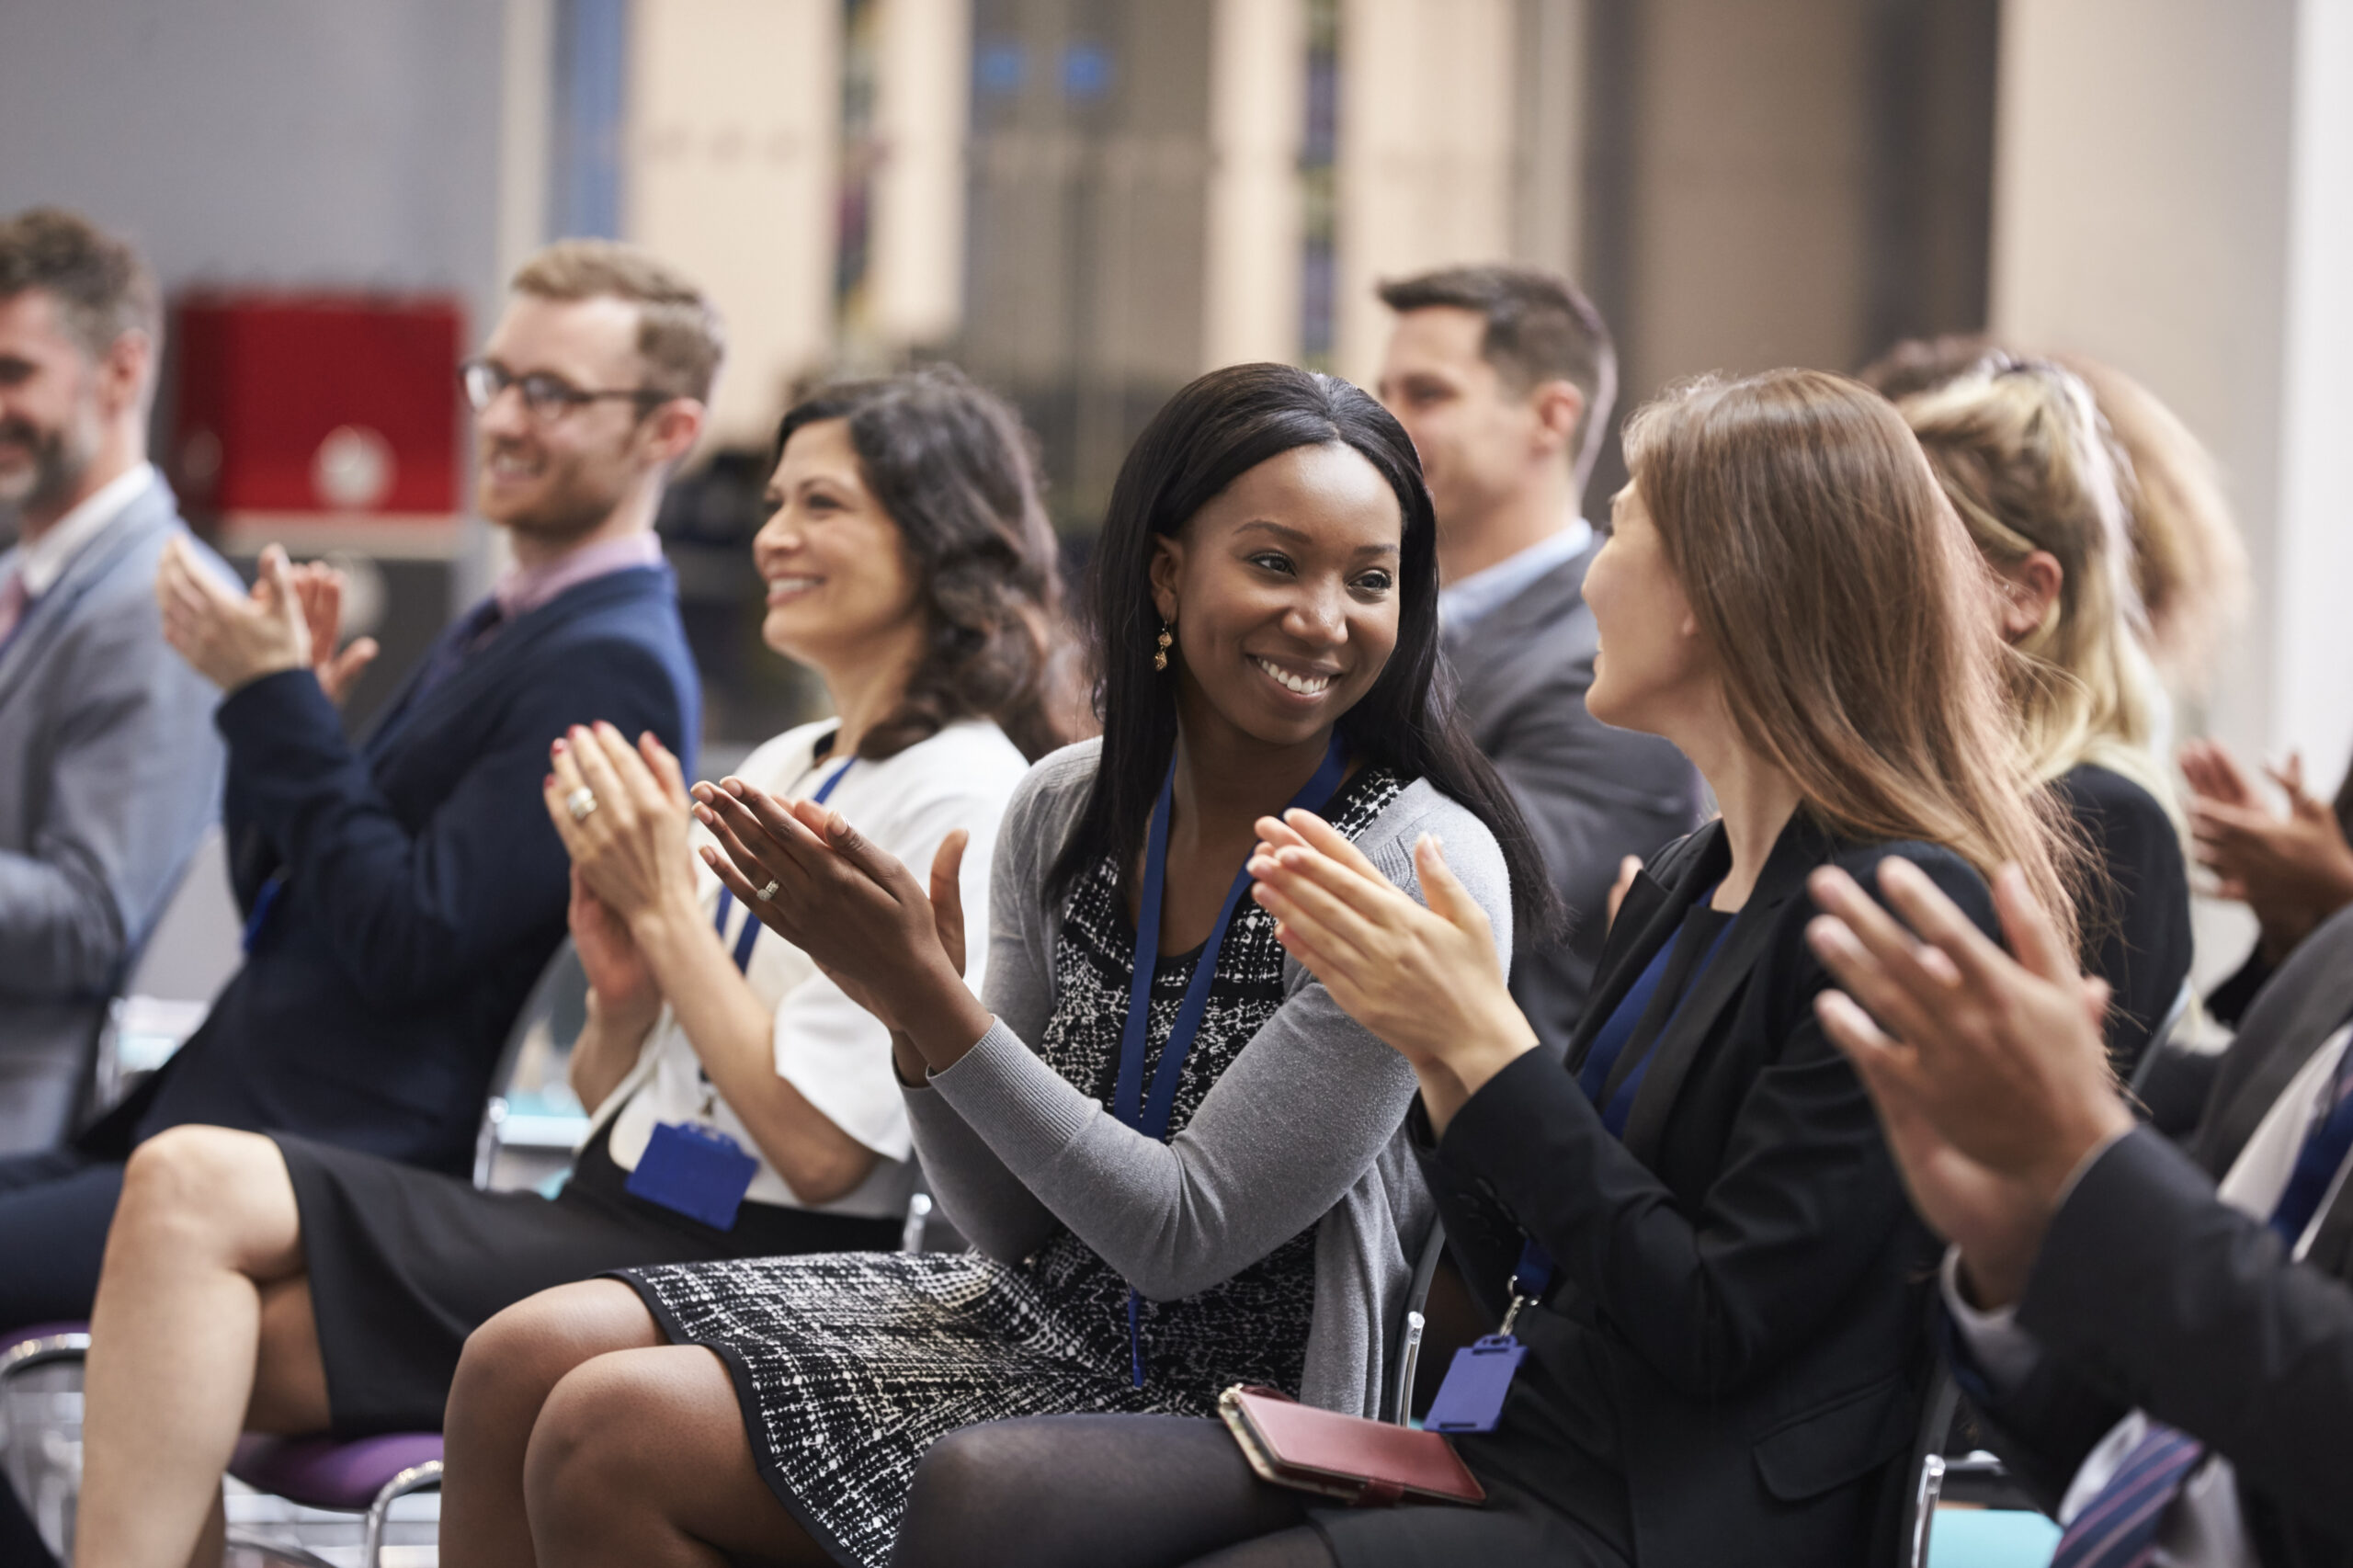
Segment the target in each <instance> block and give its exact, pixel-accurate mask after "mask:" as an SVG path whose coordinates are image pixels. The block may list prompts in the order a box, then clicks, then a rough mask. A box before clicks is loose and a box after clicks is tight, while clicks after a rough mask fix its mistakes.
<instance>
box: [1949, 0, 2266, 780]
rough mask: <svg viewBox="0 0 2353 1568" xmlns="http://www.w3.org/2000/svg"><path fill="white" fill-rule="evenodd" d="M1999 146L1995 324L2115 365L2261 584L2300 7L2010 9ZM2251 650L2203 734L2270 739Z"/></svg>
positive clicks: (2240, 3) (2043, 3)
mask: <svg viewBox="0 0 2353 1568" xmlns="http://www.w3.org/2000/svg"><path fill="white" fill-rule="evenodd" d="M2004 23H2005V26H2004V37H2003V48H2002V89H2001V99H2000V105H2001V107H2000V119H1999V122H1998V123H1999V129H1998V132H1997V141H1996V146H1995V171H1996V172H1995V209H1994V266H1993V325H1994V328H1995V331H1996V332H1997V333H1999V334H2001V335H2004V336H2006V337H2009V338H2012V339H2015V340H2017V341H2018V342H2020V343H2024V344H2030V345H2035V346H2040V347H2052V348H2067V349H2075V350H2078V351H2080V352H2084V353H2087V354H2091V355H2095V356H2097V357H2098V358H2103V359H2108V360H2110V361H2113V362H2114V363H2115V364H2116V365H2118V366H2119V367H2120V368H2121V369H2124V370H2126V371H2128V372H2130V373H2131V374H2132V375H2134V376H2137V377H2139V378H2141V379H2142V380H2143V381H2145V382H2147V383H2148V385H2149V387H2150V388H2151V390H2153V391H2154V392H2156V394H2157V395H2158V396H2159V397H2161V398H2163V399H2165V402H2166V403H2170V404H2171V405H2172V406H2173V408H2174V409H2175V411H2176V412H2177V413H2178V414H2179V415H2181V416H2182V418H2183V419H2184V420H2186V421H2187V422H2188V425H2189V426H2190V428H2192V429H2193V430H2195V431H2197V432H2198V433H2199V434H2200V436H2201V437H2203V438H2204V439H2205V440H2206V442H2207V443H2208V444H2209V445H2210V446H2211V448H2212V449H2213V450H2214V454H2215V456H2216V458H2217V459H2218V460H2220V461H2221V463H2222V470H2223V473H2224V476H2225V479H2226V481H2227V483H2228V485H2229V488H2230V493H2231V496H2232V499H2233V502H2234V505H2235V506H2237V508H2238V511H2239V517H2240V522H2241V524H2242V526H2243V527H2244V528H2245V533H2246V540H2247V546H2248V552H2249V555H2250V557H2251V561H2252V564H2253V566H2254V570H2255V574H2256V584H2257V585H2258V618H2257V620H2256V624H2258V625H2260V624H2261V614H2260V612H2261V608H2262V606H2261V602H2260V601H2261V598H2262V597H2263V596H2262V593H2261V585H2263V584H2265V583H2266V582H2268V581H2270V580H2272V579H2273V578H2274V577H2275V576H2276V574H2277V573H2278V570H2279V565H2280V562H2279V556H2278V553H2277V551H2276V550H2275V548H2274V547H2275V543H2276V538H2275V536H2276V524H2277V513H2278V507H2279V432H2280V415H2281V408H2282V403H2281V399H2282V394H2283V392H2284V391H2285V384H2284V381H2283V380H2282V368H2281V358H2280V356H2281V348H2282V345H2283V337H2284V334H2285V332H2286V328H2287V324H2286V320H2285V318H2284V316H2283V314H2282V297H2283V291H2284V287H2285V284H2286V281H2287V260H2288V248H2287V247H2288V211H2289V198H2290V184H2289V163H2290V145H2291V138H2292V129H2293V121H2292V114H2291V109H2292V106H2293V103H2294V99H2295V81H2294V74H2293V69H2292V55H2293V51H2294V40H2295V4H2294V0H2012V4H2011V5H2010V6H2009V7H2008V9H2007V11H2006V13H2005V16H2004ZM2258 643H2259V639H2241V640H2239V642H2238V644H2237V646H2236V648H2235V649H2234V652H2233V653H2231V654H2230V655H2229V656H2228V657H2227V658H2226V660H2225V662H2224V664H2223V665H2222V671H2221V677H2222V678H2221V680H2220V681H2219V683H2218V685H2217V687H2216V689H2215V693H2214V699H2213V706H2212V715H2213V722H2214V727H2215V728H2216V729H2217V730H2218V731H2219V732H2220V733H2222V734H2223V735H2224V736H2225V737H2226V738H2228V739H2229V740H2231V741H2232V742H2234V744H2238V745H2240V746H2241V747H2243V748H2246V749H2250V750H2260V749H2262V748H2264V747H2265V746H2267V745H2268V744H2270V742H2271V740H2272V738H2273V728H2272V717H2273V699H2274V696H2275V682H2274V676H2273V671H2272V670H2271V668H2270V667H2269V665H2270V664H2271V660H2270V659H2269V658H2268V656H2267V655H2266V654H2265V653H2263V652H2262V650H2261V649H2260V647H2259V645H2258Z"/></svg>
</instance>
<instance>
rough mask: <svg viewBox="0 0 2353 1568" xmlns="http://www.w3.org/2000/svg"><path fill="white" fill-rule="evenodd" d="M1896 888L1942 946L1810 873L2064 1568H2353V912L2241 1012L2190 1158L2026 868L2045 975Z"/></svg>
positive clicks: (2006, 904) (1888, 882) (1897, 1133)
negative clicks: (2146, 1123) (2143, 1101)
mask: <svg viewBox="0 0 2353 1568" xmlns="http://www.w3.org/2000/svg"><path fill="white" fill-rule="evenodd" d="M1881 887H1882V891H1883V892H1886V893H1887V894H1888V896H1889V900H1890V902H1891V903H1893V905H1894V907H1895V908H1896V910H1897V911H1898V912H1900V913H1901V914H1902V915H1904V918H1905V919H1906V920H1907V921H1909V923H1910V924H1911V926H1912V928H1913V930H1915V931H1917V932H1918V933H1919V935H1920V937H1922V938H1925V941H1915V939H1914V938H1913V937H1912V936H1911V935H1910V934H1909V933H1907V932H1905V931H1904V929H1903V928H1902V927H1901V926H1897V925H1896V923H1895V922H1894V921H1893V919H1891V918H1889V917H1888V916H1887V915H1884V914H1883V913H1882V912H1881V911H1880V910H1879V909H1878V908H1877V906H1876V905H1874V904H1873V903H1871V902H1870V900H1869V899H1868V898H1865V897H1864V896H1863V895H1862V893H1861V891H1860V890H1859V889H1858V888H1857V887H1855V886H1854V884H1853V883H1852V882H1851V881H1847V880H1846V879H1844V878H1842V877H1838V876H1836V875H1835V874H1833V875H1824V876H1820V877H1817V879H1816V881H1815V896H1816V899H1817V902H1819V903H1821V904H1822V906H1823V907H1824V909H1825V910H1826V911H1828V912H1829V915H1828V917H1826V918H1824V919H1820V920H1817V921H1816V922H1815V924H1814V928H1813V931H1812V933H1811V935H1812V937H1813V942H1814V945H1815V947H1816V949H1817V951H1819V952H1820V953H1821V955H1822V957H1823V958H1824V960H1825V961H1826V962H1827V963H1828V964H1829V965H1830V967H1831V969H1832V971H1834V972H1835V973H1836V974H1837V975H1838V976H1839V978H1840V979H1841V981H1842V982H1843V983H1845V984H1846V985H1847V988H1848V990H1849V991H1850V992H1851V993H1852V998H1853V999H1852V1000H1849V999H1848V998H1847V996H1844V995H1840V994H1835V993H1834V994H1827V995H1826V997H1825V1000H1824V1003H1823V1005H1822V1007H1823V1014H1824V1024H1825V1025H1826V1026H1827V1027H1828V1028H1829V1030H1830V1032H1831V1034H1832V1036H1833V1038H1834V1039H1836V1040H1837V1041H1838V1043H1839V1044H1840V1046H1841V1047H1843V1048H1844V1049H1845V1050H1846V1051H1847V1053H1848V1055H1849V1056H1850V1057H1852V1058H1853V1060H1854V1062H1855V1063H1856V1065H1857V1067H1858V1068H1859V1070H1860V1071H1861V1073H1862V1074H1863V1078H1864V1081H1865V1082H1866V1083H1867V1084H1868V1085H1870V1089H1871V1092H1872V1096H1873V1098H1874V1099H1875V1100H1876V1102H1877V1103H1878V1106H1879V1109H1880V1114H1881V1121H1882V1124H1883V1125H1884V1127H1885V1129H1886V1131H1887V1134H1888V1141H1889V1142H1890V1144H1891V1146H1892V1147H1893V1149H1894V1151H1895V1153H1896V1157H1897V1160H1898V1162H1899V1164H1900V1165H1902V1167H1903V1169H1904V1176H1905V1181H1906V1184H1907V1185H1908V1186H1909V1187H1910V1189H1911V1192H1912V1195H1913V1198H1914V1200H1915V1203H1916V1204H1917V1205H1918V1207H1919V1210H1920V1211H1921V1213H1922V1215H1923V1216H1924V1217H1925V1218H1926V1219H1927V1221H1928V1222H1929V1223H1930V1224H1931V1225H1932V1226H1933V1227H1935V1228H1936V1229H1937V1230H1938V1232H1939V1233H1942V1234H1944V1235H1945V1236H1947V1237H1948V1238H1949V1240H1950V1242H1951V1243H1952V1247H1951V1250H1950V1252H1949V1255H1948V1257H1947V1260H1946V1267H1945V1287H1944V1288H1945V1297H1946V1308H1947V1311H1948V1313H1949V1317H1950V1320H1951V1324H1952V1327H1953V1333H1952V1336H1951V1340H1950V1344H1951V1346H1952V1348H1953V1351H1954V1365H1955V1372H1956V1375H1957V1376H1958V1377H1959V1378H1960V1380H1961V1384H1962V1387H1963V1388H1964V1390H1966V1391H1967V1392H1969V1393H1970V1395H1971V1397H1972V1402H1973V1403H1975V1404H1976V1405H1977V1407H1978V1409H1979V1412H1980V1414H1981V1415H1982V1416H1983V1418H1984V1426H1985V1428H1986V1431H1987V1434H1988V1436H1989V1437H1990V1438H1991V1440H1992V1442H1993V1444H1994V1446H1995V1449H1997V1450H1998V1451H2000V1453H2001V1454H2002V1456H2003V1458H2004V1459H2005V1460H2006V1461H2007V1463H2008V1464H2009V1466H2010V1467H2011V1469H2012V1470H2013V1471H2015V1472H2016V1473H2017V1475H2018V1477H2019V1479H2020V1480H2021V1481H2023V1482H2024V1483H2025V1484H2026V1486H2027V1487H2028V1489H2029V1492H2031V1493H2032V1494H2033V1495H2034V1496H2035V1498H2036V1499H2037V1501H2038V1502H2039V1503H2040V1504H2041V1505H2042V1506H2044V1507H2045V1508H2046V1509H2048V1510H2049V1511H2050V1512H2051V1513H2052V1515H2053V1516H2054V1517H2057V1518H2058V1519H2059V1520H2060V1522H2061V1524H2062V1526H2063V1531H2064V1533H2063V1536H2062V1537H2061V1540H2060V1545H2059V1548H2058V1551H2057V1554H2056V1555H2055V1556H2054V1558H2053V1560H2052V1561H2053V1563H2054V1568H2117V1565H2121V1564H2125V1563H2151V1564H2155V1565H2157V1568H2215V1565H2219V1564H2239V1563H2261V1564H2264V1565H2266V1568H2344V1565H2347V1564H2353V1487H2348V1486H2347V1484H2346V1481H2345V1473H2344V1469H2345V1467H2344V1463H2343V1460H2344V1454H2345V1451H2346V1437H2345V1434H2346V1432H2347V1430H2348V1428H2353V1289H2348V1288H2347V1280H2348V1279H2353V1197H2349V1196H2348V1195H2347V1192H2346V1190H2345V1188H2346V1181H2345V1177H2346V1175H2347V1169H2348V1167H2353V1051H2348V1046H2347V1042H2348V1040H2353V911H2348V912H2345V913H2341V914H2339V915H2336V916H2335V917H2333V918H2332V919H2330V920H2329V921H2328V922H2327V923H2326V924H2325V925H2323V926H2321V927H2320V928H2319V929H2318V930H2317V931H2315V932H2314V933H2313V935H2312V936H2311V937H2309V938H2308V939H2306V940H2305V941H2304V942H2303V943H2302V945H2301V946H2299V947H2298V948H2297V949H2296V950H2295V952H2294V954H2293V955H2292V956H2291V957H2290V959H2289V960H2287V961H2286V962H2285V963H2284V964H2282V965H2281V966H2280V968H2279V972H2278V973H2277V974H2276V975H2274V976H2273V978H2272V980H2271V982H2270V983H2269V984H2268V985H2267V986H2265V988H2264V989H2263V991H2262V992H2261V994H2259V995H2257V997H2256V999H2255V1001H2254V1003H2253V1005H2252V1006H2250V1007H2249V1008H2248V1009H2247V1012H2246V1016H2245V1019H2244V1021H2243V1023H2242V1025H2241V1028H2240V1030H2239V1034H2238V1038H2237V1040H2235V1042H2234V1044H2233V1045H2232V1047H2231V1049H2230V1051H2229V1053H2228V1055H2227V1057H2226V1059H2225V1061H2224V1062H2223V1063H2222V1071H2221V1074H2220V1076H2219V1078H2218V1079H2217V1082H2216V1084H2215V1087H2214V1092H2213V1094H2212V1096H2211V1098H2210V1099H2209V1100H2208V1102H2207V1108H2206V1112H2205V1115H2204V1117H2203V1118H2202V1119H2200V1123H2199V1126H2198V1128H2197V1131H2195V1133H2194V1134H2193V1135H2192V1136H2191V1138H2190V1139H2189V1141H2188V1145H2187V1152H2183V1151H2177V1149H2175V1148H2174V1146H2173V1145H2171V1144H2169V1143H2167V1142H2165V1140H2164V1139H2162V1138H2161V1137H2159V1136H2158V1135H2156V1134H2155V1133H2154V1132H2153V1131H2149V1130H2148V1129H2146V1128H2143V1127H2136V1126H2135V1125H2134V1122H2133V1119H2132V1116H2131V1111H2130V1110H2129V1109H2128V1108H2126V1107H2125V1105H2124V1104H2123V1102H2122V1101H2121V1100H2120V1098H2119V1097H2118V1096H2117V1094H2116V1092H2115V1089H2114V1086H2113V1085H2112V1082H2111V1081H2110V1079H2109V1075H2108V1073H2107V1071H2106V1065H2105V1058H2104V1048H2103V1045H2102V1038H2101V1033H2100V1029H2099V1027H2098V1017H2099V1013H2100V1009H2101V1006H2102V1005H2103V1004H2104V1003H2105V1000H2106V998H2105V995H2104V994H2100V991H2099V988H2098V987H2097V983H2088V982H2086V981H2084V980H2083V979H2082V978H2081V977H2079V976H2078V975H2077V974H2076V973H2075V961H2074V958H2073V955H2072V954H2070V953H2069V952H2068V950H2067V949H2066V947H2065V945H2064V944H2063V943H2062V942H2061V941H2060V940H2058V938H2057V937H2056V934H2055V933H2054V932H2053V931H2052V928H2051V926H2049V924H2048V923H2047V922H2045V921H2043V920H2042V919H2041V917H2040V914H2039V912H2037V911H2036V910H2034V909H2033V907H2032V906H2031V904H2030V902H2029V899H2028V898H2027V896H2026V892H2025V889H2024V886H2023V883H2022V882H2021V881H2019V880H2018V877H2017V874H2016V872H2015V871H2012V872H2008V873H2006V874H2005V876H2004V877H2003V878H2002V879H2000V880H1999V881H1997V883H1996V887H1995V899H1996V902H1997V903H1998V904H1999V905H2000V907H2001V912H2002V915H2003V925H2004V928H2005V930H2006V934H2007V936H2008V937H2009V941H2010V945H2011V947H2012V949H2014V950H2016V951H2017V952H2018V955H2019V957H2020V959H2021V960H2023V962H2014V961H2012V960H2010V959H2008V958H2006V956H2004V955H2003V953H2002V952H2001V951H2000V950H1999V949H1996V948H1995V947H1994V945H1993V944H1992V943H1990V942H1988V941H1986V940H1985V939H1984V937H1980V936H1979V935H1978V934H1977V933H1976V932H1975V931H1974V930H1973V929H1970V928H1968V927H1967V926H1966V925H1965V923H1962V922H1961V921H1960V919H1959V916H1958V915H1957V914H1956V912H1954V911H1953V909H1952V907H1951V905H1950V904H1949V903H1946V902H1945V901H1944V900H1943V899H1941V898H1940V897H1938V895H1937V893H1936V892H1935V890H1934V889H1930V888H1927V887H1924V886H1922V885H1921V883H1920V881H1919V880H1918V879H1917V878H1916V877H1915V876H1912V875H1908V874H1906V872H1905V871H1904V869H1901V868H1893V869H1886V870H1883V871H1882V873H1881ZM1856 1002H1859V1003H1861V1004H1862V1006H1861V1007H1858V1006H1855V1003H1856ZM1863 1008H1868V1009H1869V1010H1870V1011H1869V1014H1868V1015H1867V1014H1866V1013H1865V1012H1864V1011H1863Z"/></svg>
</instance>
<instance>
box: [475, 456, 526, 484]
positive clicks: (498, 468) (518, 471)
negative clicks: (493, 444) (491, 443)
mask: <svg viewBox="0 0 2353 1568" xmlns="http://www.w3.org/2000/svg"><path fill="white" fill-rule="evenodd" d="M483 466H484V467H486V468H488V469H489V470H490V473H491V477H492V478H494V479H500V480H517V479H533V478H536V477H538V475H539V472H540V465H539V464H538V463H536V462H533V461H531V460H529V459H528V458H526V457H524V456H523V455H522V454H521V453H519V452H493V453H492V454H491V455H490V460H489V461H488V462H487V463H485V464H484V465H483Z"/></svg>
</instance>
